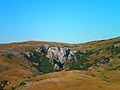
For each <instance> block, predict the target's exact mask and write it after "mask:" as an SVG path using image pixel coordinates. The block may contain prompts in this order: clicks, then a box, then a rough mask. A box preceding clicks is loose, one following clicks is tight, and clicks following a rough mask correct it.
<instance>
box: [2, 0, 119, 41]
mask: <svg viewBox="0 0 120 90" xmlns="http://www.w3.org/2000/svg"><path fill="white" fill-rule="evenodd" d="M118 36H120V0H0V43H10V42H19V41H29V40H36V41H56V42H66V43H82V42H88V41H92V40H101V39H109V38H113V37H118Z"/></svg>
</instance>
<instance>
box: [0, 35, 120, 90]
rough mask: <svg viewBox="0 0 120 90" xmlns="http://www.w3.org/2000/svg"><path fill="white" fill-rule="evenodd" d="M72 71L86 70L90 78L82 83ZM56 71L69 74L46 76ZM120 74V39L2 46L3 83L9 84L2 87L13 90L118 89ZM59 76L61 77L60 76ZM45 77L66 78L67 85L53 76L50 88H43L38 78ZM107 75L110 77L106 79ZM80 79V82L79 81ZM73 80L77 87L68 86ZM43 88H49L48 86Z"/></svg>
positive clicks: (0, 46)
mask: <svg viewBox="0 0 120 90" xmlns="http://www.w3.org/2000/svg"><path fill="white" fill-rule="evenodd" d="M72 70H79V71H80V73H81V71H82V72H83V71H84V72H86V73H88V75H87V76H86V73H82V76H85V77H89V78H86V79H85V81H84V80H83V81H82V80H81V79H84V78H82V77H81V74H79V73H77V72H74V71H73V72H72V73H70V72H68V71H72ZM56 71H66V72H58V74H57V73H51V74H46V73H50V72H56ZM119 71H120V37H117V38H113V39H109V40H101V41H93V42H88V43H83V44H65V43H56V42H35V41H29V42H21V43H12V44H1V45H0V81H5V80H7V81H9V82H10V84H9V85H4V87H2V88H7V89H13V90H14V89H18V88H22V85H23V86H24V84H25V85H29V84H30V83H33V84H34V83H35V84H34V85H35V86H33V85H32V84H31V85H30V86H29V87H28V88H36V87H37V86H39V88H41V89H43V90H47V89H49V88H50V87H51V89H53V90H54V89H63V88H64V89H65V90H67V88H68V87H69V88H68V89H69V90H70V89H71V90H72V89H73V88H74V87H75V88H76V89H80V88H82V90H88V89H89V88H88V89H87V86H89V85H91V90H94V89H95V90H96V89H98V90H99V89H100V88H101V87H104V88H103V90H106V89H111V90H116V89H118V90H119V88H120V87H119V85H120V82H117V81H118V80H120V78H119V77H120V76H119V75H120V73H119ZM102 72H104V73H102ZM59 73H60V75H61V77H59ZM111 73H112V74H111ZM44 74H45V77H46V78H49V75H50V76H51V75H55V76H56V74H57V75H58V77H56V78H57V80H58V81H60V80H61V79H62V80H63V78H64V80H65V82H66V83H63V84H62V83H61V81H60V83H57V84H52V83H51V80H53V82H54V79H53V77H50V78H51V79H50V82H47V85H48V86H47V87H44V86H42V85H43V83H42V84H40V83H41V79H42V78H40V80H39V79H38V78H39V76H40V77H42V76H41V75H43V77H44ZM64 74H67V76H66V75H64ZM108 74H109V76H110V77H107V76H108ZM114 74H115V75H114ZM68 77H69V78H68ZM78 77H81V79H80V80H76V78H78ZM33 78H34V79H35V80H38V82H37V83H38V84H40V85H37V83H36V82H34V79H33ZM72 78H73V79H72ZM43 79H44V78H43ZM45 80H46V79H45ZM55 80H56V79H55ZM64 80H63V81H64ZM24 81H25V82H24ZM26 81H28V82H26ZM43 81H44V80H43ZM43 81H42V82H43ZM48 81H49V80H48ZM72 81H73V82H74V84H75V85H74V84H73V83H69V82H72ZM89 81H94V82H89ZM45 82H46V81H45ZM95 83H99V86H96V85H95ZM72 84H73V86H72ZM1 85H2V84H1ZM36 85H37V86H36ZM44 85H45V86H46V84H44ZM54 85H56V86H57V88H56V87H55V86H54ZM59 85H60V86H59ZM69 85H70V86H69ZM79 85H83V86H79ZM67 86H68V87H67ZM111 86H113V87H111ZM22 89H23V88H22ZM28 90H30V89H28ZM89 90H90V89H89Z"/></svg>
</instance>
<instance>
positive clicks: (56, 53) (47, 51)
mask: <svg viewBox="0 0 120 90" xmlns="http://www.w3.org/2000/svg"><path fill="white" fill-rule="evenodd" d="M34 51H35V52H38V53H40V54H43V55H45V56H46V57H47V58H48V59H49V61H50V63H51V64H54V69H55V70H62V69H64V64H65V62H66V61H67V60H68V59H70V58H71V55H72V54H73V52H72V50H71V49H70V48H67V47H60V46H40V47H36V48H35V49H34ZM25 55H26V56H27V57H28V58H31V57H34V52H26V53H25Z"/></svg>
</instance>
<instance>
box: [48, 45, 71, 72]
mask: <svg viewBox="0 0 120 90" xmlns="http://www.w3.org/2000/svg"><path fill="white" fill-rule="evenodd" d="M71 54H72V51H71V50H70V49H69V48H63V47H50V48H49V49H48V51H47V57H48V58H49V59H50V62H51V63H53V64H55V67H54V68H55V69H57V70H60V69H63V68H64V64H65V62H66V60H67V59H68V58H70V56H71Z"/></svg>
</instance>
